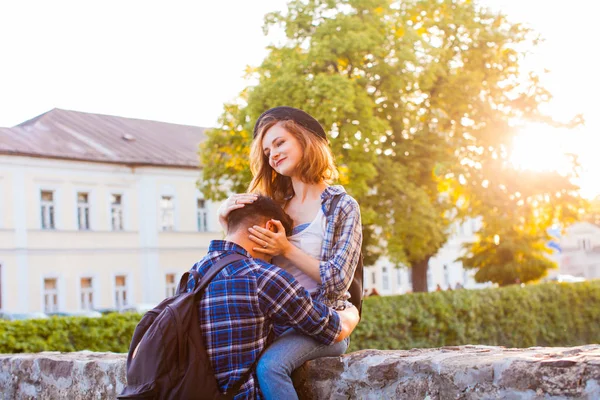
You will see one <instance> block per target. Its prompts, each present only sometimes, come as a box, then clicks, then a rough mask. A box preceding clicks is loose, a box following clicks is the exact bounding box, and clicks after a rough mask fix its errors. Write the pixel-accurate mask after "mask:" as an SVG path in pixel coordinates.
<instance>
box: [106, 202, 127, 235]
mask: <svg viewBox="0 0 600 400" xmlns="http://www.w3.org/2000/svg"><path fill="white" fill-rule="evenodd" d="M113 196H120V198H121V202H120V203H119V205H118V206H114V205H113V202H112V198H113ZM117 209H118V210H119V212H120V220H121V226H120V229H115V223H114V222H115V216H114V212H115V210H117ZM108 210H109V212H108V215H109V218H110V225H109V226H110V229H111V231H113V232H121V231H124V230H125V195H124V194H123V193H121V192H110V193H109V195H108Z"/></svg>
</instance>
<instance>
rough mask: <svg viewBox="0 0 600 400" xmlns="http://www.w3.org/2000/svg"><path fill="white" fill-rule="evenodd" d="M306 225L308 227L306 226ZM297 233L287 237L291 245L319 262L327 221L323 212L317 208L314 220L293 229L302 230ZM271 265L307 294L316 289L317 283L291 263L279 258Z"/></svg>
mask: <svg viewBox="0 0 600 400" xmlns="http://www.w3.org/2000/svg"><path fill="white" fill-rule="evenodd" d="M306 225H308V226H306ZM303 226H306V227H305V228H304V229H302V230H301V231H300V232H298V233H293V234H292V236H289V237H288V240H289V242H290V243H291V244H293V245H294V246H296V247H298V248H299V249H300V250H302V251H303V252H305V253H306V254H308V255H310V256H312V257H314V258H316V259H317V260H321V247H323V240H324V239H325V233H326V232H327V219H326V218H325V214H323V210H322V209H321V208H320V207H319V212H318V213H317V216H316V217H315V219H314V220H313V221H312V222H310V223H308V224H302V225H298V226H297V227H295V228H294V231H295V230H297V229H298V228H302V227H303ZM273 264H275V265H277V266H278V267H280V268H281V269H283V270H285V271H286V272H288V273H289V274H291V275H292V276H293V277H294V278H296V280H297V281H298V282H299V283H300V284H301V285H302V286H303V287H304V289H306V290H307V291H308V292H309V293H312V292H314V291H315V290H316V289H317V286H318V284H317V282H315V281H314V280H313V279H312V278H311V277H309V276H308V275H306V274H305V273H304V272H302V271H301V270H300V269H299V268H298V267H296V265H294V263H293V262H291V261H289V260H288V259H286V258H283V257H281V256H276V257H273Z"/></svg>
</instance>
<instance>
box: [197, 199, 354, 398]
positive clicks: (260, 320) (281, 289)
mask: <svg viewBox="0 0 600 400" xmlns="http://www.w3.org/2000/svg"><path fill="white" fill-rule="evenodd" d="M271 220H278V221H281V222H282V225H283V226H284V228H285V230H286V233H288V234H289V233H290V232H291V230H292V221H291V218H290V217H289V216H288V215H286V214H285V212H284V211H283V210H282V209H281V207H279V206H278V205H277V204H276V203H275V202H274V201H273V200H271V199H270V198H268V197H264V196H259V197H258V198H257V199H256V200H255V201H254V202H252V203H251V204H246V205H245V207H243V208H240V209H237V210H234V211H231V212H230V213H229V215H228V216H227V226H228V232H227V236H226V237H225V239H224V240H213V241H212V242H211V244H210V247H209V249H208V254H207V255H206V256H205V257H204V258H203V259H202V260H200V261H199V262H198V263H196V264H195V265H194V267H193V269H195V270H196V271H198V273H199V274H200V275H201V276H204V274H205V273H206V272H207V271H208V270H209V269H210V267H211V266H212V265H214V263H216V262H217V261H218V260H220V259H221V258H223V257H225V256H227V255H229V254H232V253H239V254H241V255H243V256H246V257H249V258H245V259H243V260H240V261H236V262H233V263H231V264H230V265H228V266H227V267H225V268H224V269H223V270H222V271H221V272H220V273H219V274H218V275H217V276H216V277H215V278H214V279H213V280H212V281H211V283H210V284H209V286H208V287H207V289H206V291H205V294H204V296H203V297H202V300H201V301H200V312H199V318H200V325H201V329H202V334H203V336H204V340H205V345H206V350H207V353H208V356H209V358H210V360H211V363H212V366H213V369H214V371H215V377H216V379H217V382H218V384H219V387H220V389H221V391H222V392H224V391H226V390H228V389H229V388H230V387H232V386H233V385H234V384H235V383H236V382H237V381H238V380H239V379H240V377H242V376H243V375H244V373H245V372H247V371H248V369H249V368H251V367H252V366H253V365H254V363H255V361H256V360H257V358H258V357H259V356H260V354H261V352H262V350H263V349H264V348H265V347H266V346H267V345H268V343H267V337H268V335H269V332H270V330H271V327H272V325H273V324H274V323H276V324H279V325H287V326H293V327H294V328H295V329H297V330H298V331H300V332H302V333H304V334H306V335H310V336H312V337H314V338H315V339H316V340H318V341H320V342H322V343H324V344H328V345H329V344H332V343H335V342H339V341H342V340H344V339H345V338H346V337H348V336H349V335H350V333H352V330H353V329H354V328H355V327H356V325H357V323H358V319H359V317H358V311H357V310H356V308H354V307H350V308H348V309H346V310H344V311H334V310H332V309H330V308H328V307H326V306H325V305H323V304H321V303H317V302H314V301H313V300H312V299H311V297H310V295H309V294H308V292H307V291H306V290H304V288H303V287H302V286H300V284H299V283H298V282H297V281H296V280H295V279H294V278H293V277H292V276H291V275H290V274H288V273H287V272H285V271H283V270H281V269H280V268H277V267H276V266H274V265H271V264H269V261H270V259H266V257H268V256H266V255H264V254H260V253H255V252H254V251H253V250H252V249H253V247H255V246H256V244H255V243H254V242H252V241H251V240H250V239H249V238H248V228H250V227H252V226H254V225H259V226H265V227H266V228H267V229H269V228H271V229H274V228H272V224H270V223H269V221H271ZM190 286H192V287H193V284H192V285H190ZM235 398H236V399H254V398H261V394H260V391H259V388H258V385H257V383H256V377H255V375H254V373H252V375H251V376H250V378H249V379H248V381H247V382H246V383H244V385H243V386H242V388H241V390H240V393H239V394H238V395H237V396H236V397H235Z"/></svg>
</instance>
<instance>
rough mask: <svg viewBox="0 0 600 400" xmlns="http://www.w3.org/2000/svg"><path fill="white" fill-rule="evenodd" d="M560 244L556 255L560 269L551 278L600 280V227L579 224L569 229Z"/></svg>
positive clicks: (587, 223)
mask: <svg viewBox="0 0 600 400" xmlns="http://www.w3.org/2000/svg"><path fill="white" fill-rule="evenodd" d="M558 242H559V247H558V250H559V251H558V252H555V254H554V257H555V260H556V262H557V263H558V269H557V270H554V271H552V272H551V276H554V275H559V274H560V275H571V276H576V277H581V278H585V279H595V278H600V226H598V225H595V224H591V223H589V222H578V223H576V224H573V225H571V226H570V227H568V228H567V229H566V232H565V235H563V236H561V237H560V238H559V239H558Z"/></svg>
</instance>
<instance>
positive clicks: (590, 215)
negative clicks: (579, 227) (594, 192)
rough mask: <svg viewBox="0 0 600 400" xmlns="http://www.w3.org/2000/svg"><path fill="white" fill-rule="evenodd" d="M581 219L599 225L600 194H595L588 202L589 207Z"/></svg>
mask: <svg viewBox="0 0 600 400" xmlns="http://www.w3.org/2000/svg"><path fill="white" fill-rule="evenodd" d="M583 220H584V221H586V222H589V223H591V224H594V225H598V226H600V196H597V197H596V198H595V199H594V200H592V201H591V202H590V204H589V209H588V210H587V212H586V213H585V214H584V216H583Z"/></svg>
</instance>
